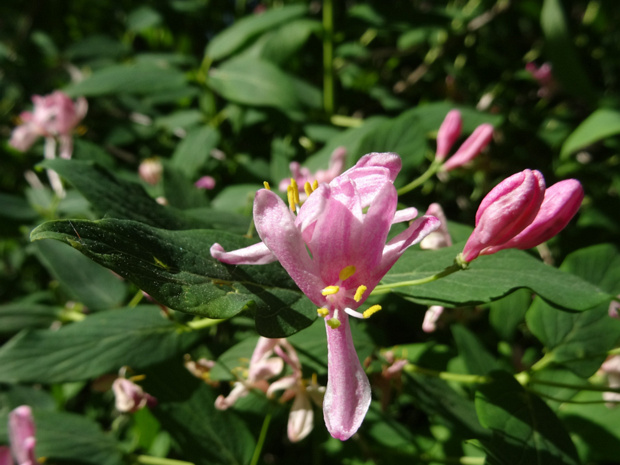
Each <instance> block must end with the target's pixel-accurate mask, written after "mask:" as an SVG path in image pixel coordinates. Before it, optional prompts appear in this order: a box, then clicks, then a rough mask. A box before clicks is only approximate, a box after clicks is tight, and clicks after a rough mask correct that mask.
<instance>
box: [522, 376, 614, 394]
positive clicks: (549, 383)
mask: <svg viewBox="0 0 620 465" xmlns="http://www.w3.org/2000/svg"><path fill="white" fill-rule="evenodd" d="M530 384H542V385H544V386H553V387H559V388H567V389H574V390H577V391H592V392H616V393H620V388H612V387H609V386H592V385H575V384H569V383H558V382H556V381H547V380H544V379H530Z"/></svg>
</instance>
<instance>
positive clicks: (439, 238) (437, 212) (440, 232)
mask: <svg viewBox="0 0 620 465" xmlns="http://www.w3.org/2000/svg"><path fill="white" fill-rule="evenodd" d="M426 214H427V215H430V216H434V217H435V218H437V219H438V220H439V222H440V225H439V228H437V230H436V231H433V232H432V233H430V234H429V235H428V236H426V237H425V238H424V239H422V241H421V242H420V248H421V249H423V250H438V249H441V248H443V247H450V246H451V245H452V238H451V237H450V232H448V220H447V219H446V215H445V213H444V212H443V208H441V205H439V204H438V203H431V204H430V205H429V206H428V208H427V209H426Z"/></svg>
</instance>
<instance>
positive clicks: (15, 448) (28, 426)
mask: <svg viewBox="0 0 620 465" xmlns="http://www.w3.org/2000/svg"><path fill="white" fill-rule="evenodd" d="M9 441H10V443H11V451H12V452H13V456H14V457H15V460H17V465H35V464H37V463H39V462H38V461H37V458H36V456H35V454H34V447H35V445H36V439H35V426H34V419H33V418H32V410H31V409H30V407H29V406H27V405H22V406H20V407H17V408H16V409H14V410H13V411H11V413H10V414H9ZM8 463H12V462H8Z"/></svg>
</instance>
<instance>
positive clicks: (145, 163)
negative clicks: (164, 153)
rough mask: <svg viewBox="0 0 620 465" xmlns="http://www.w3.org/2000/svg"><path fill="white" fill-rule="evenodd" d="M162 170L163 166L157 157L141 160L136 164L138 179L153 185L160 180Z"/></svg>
mask: <svg viewBox="0 0 620 465" xmlns="http://www.w3.org/2000/svg"><path fill="white" fill-rule="evenodd" d="M163 172H164V167H163V166H162V164H161V161H159V158H157V157H152V158H147V159H146V160H142V161H141V162H140V166H138V174H139V175H140V179H142V180H143V181H144V182H147V183H149V184H150V185H152V186H155V185H156V184H157V183H158V182H159V181H161V176H162V174H163Z"/></svg>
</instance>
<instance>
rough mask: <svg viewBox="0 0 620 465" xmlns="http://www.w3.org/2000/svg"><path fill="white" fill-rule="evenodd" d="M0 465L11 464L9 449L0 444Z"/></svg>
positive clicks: (11, 458)
mask: <svg viewBox="0 0 620 465" xmlns="http://www.w3.org/2000/svg"><path fill="white" fill-rule="evenodd" d="M0 465H13V457H12V456H11V449H9V448H8V447H7V446H0Z"/></svg>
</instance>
